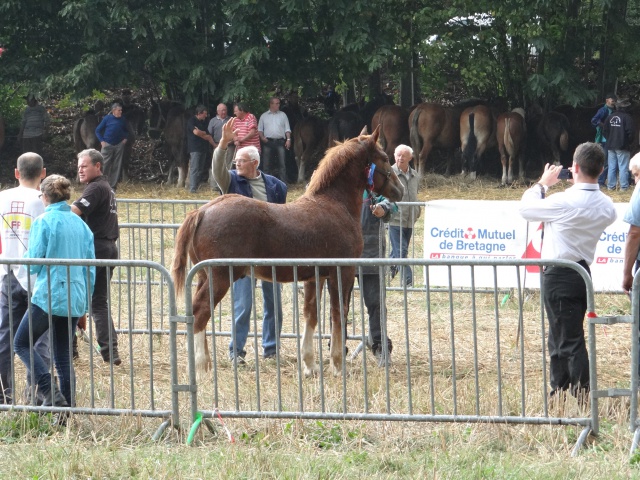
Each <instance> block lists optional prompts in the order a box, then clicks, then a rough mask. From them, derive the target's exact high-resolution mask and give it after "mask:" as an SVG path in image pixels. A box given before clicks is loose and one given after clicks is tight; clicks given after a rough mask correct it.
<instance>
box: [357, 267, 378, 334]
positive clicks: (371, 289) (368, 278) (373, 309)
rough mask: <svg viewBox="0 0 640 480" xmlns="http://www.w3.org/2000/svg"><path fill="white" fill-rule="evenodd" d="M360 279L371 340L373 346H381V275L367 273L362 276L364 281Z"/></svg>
mask: <svg viewBox="0 0 640 480" xmlns="http://www.w3.org/2000/svg"><path fill="white" fill-rule="evenodd" d="M376 268H377V267H376ZM360 279H361V277H360V275H358V282H359V283H360V291H361V294H362V298H363V300H364V304H365V306H366V307H367V314H368V315H369V340H370V341H371V345H372V346H373V345H376V346H377V345H381V344H382V328H381V325H380V318H381V313H382V308H383V305H382V302H381V301H380V274H378V273H366V274H363V275H362V281H360Z"/></svg>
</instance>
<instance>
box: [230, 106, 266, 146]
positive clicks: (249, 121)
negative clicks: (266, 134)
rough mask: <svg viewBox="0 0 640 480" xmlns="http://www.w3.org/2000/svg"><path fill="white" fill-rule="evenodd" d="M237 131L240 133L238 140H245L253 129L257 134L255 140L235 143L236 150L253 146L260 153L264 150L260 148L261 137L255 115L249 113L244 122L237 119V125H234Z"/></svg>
mask: <svg viewBox="0 0 640 480" xmlns="http://www.w3.org/2000/svg"><path fill="white" fill-rule="evenodd" d="M234 127H235V129H236V130H237V131H238V138H244V137H246V136H247V134H248V133H249V131H250V130H251V129H252V128H253V129H254V130H255V131H256V134H255V136H254V137H253V138H251V139H249V140H247V141H246V142H235V144H236V148H242V147H248V146H250V145H253V146H254V147H256V148H257V149H258V151H259V152H260V151H261V150H262V149H261V148H260V137H259V136H258V121H257V120H256V117H255V115H254V114H253V113H247V115H246V116H245V117H244V120H240V119H239V118H237V117H236V123H235V125H234Z"/></svg>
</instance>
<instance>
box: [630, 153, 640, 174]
mask: <svg viewBox="0 0 640 480" xmlns="http://www.w3.org/2000/svg"><path fill="white" fill-rule="evenodd" d="M633 168H636V169H640V153H636V154H635V155H634V156H633V157H631V160H629V170H631V169H633Z"/></svg>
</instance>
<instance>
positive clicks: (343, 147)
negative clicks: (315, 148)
mask: <svg viewBox="0 0 640 480" xmlns="http://www.w3.org/2000/svg"><path fill="white" fill-rule="evenodd" d="M362 149H363V146H362V145H361V144H360V141H359V138H352V139H350V140H347V141H345V142H343V143H337V144H336V145H335V146H334V147H331V148H330V149H328V150H327V153H326V154H325V156H324V158H323V159H322V160H321V161H320V164H319V165H318V168H317V169H316V171H315V172H313V175H312V176H311V180H309V186H308V187H307V192H306V193H310V194H313V193H318V192H319V191H320V190H323V189H324V188H327V187H328V186H329V185H330V184H331V183H332V182H333V181H334V180H335V178H336V177H337V176H338V175H340V174H341V173H342V171H343V170H344V169H345V168H346V167H347V166H348V165H349V164H350V163H352V162H353V160H354V157H356V156H358V154H361V152H360V150H362Z"/></svg>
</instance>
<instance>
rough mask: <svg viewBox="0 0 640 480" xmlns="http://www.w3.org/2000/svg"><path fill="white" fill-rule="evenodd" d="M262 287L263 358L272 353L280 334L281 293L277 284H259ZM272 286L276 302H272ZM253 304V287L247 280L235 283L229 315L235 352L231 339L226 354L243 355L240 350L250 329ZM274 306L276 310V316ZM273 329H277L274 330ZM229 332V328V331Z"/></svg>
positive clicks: (243, 352)
mask: <svg viewBox="0 0 640 480" xmlns="http://www.w3.org/2000/svg"><path fill="white" fill-rule="evenodd" d="M261 283H262V298H263V303H262V308H263V310H264V314H263V319H262V350H263V352H264V355H265V356H270V355H273V354H275V353H276V342H277V339H278V337H279V336H280V332H281V331H282V289H281V286H280V284H279V283H271V282H266V281H264V280H261ZM274 285H275V290H276V291H277V298H276V299H275V302H274V295H273V291H274ZM252 304H253V285H252V283H251V277H244V278H240V279H238V280H236V281H235V282H234V284H233V313H234V315H235V348H234V338H233V335H232V337H231V342H230V343H229V354H231V355H233V354H234V352H235V353H236V354H237V355H238V356H241V357H244V356H245V355H246V351H245V349H244V346H245V344H246V343H247V337H248V336H249V328H250V326H251V306H252ZM274 305H275V306H276V307H277V309H278V311H277V316H276V312H275V308H274ZM276 325H277V327H276ZM232 328H233V327H232Z"/></svg>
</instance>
